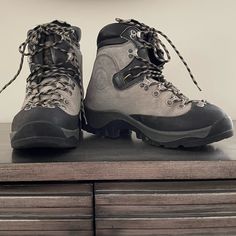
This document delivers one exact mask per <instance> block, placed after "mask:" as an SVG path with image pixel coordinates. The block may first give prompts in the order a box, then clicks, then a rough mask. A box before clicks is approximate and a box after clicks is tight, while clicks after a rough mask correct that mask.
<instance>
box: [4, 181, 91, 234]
mask: <svg viewBox="0 0 236 236" xmlns="http://www.w3.org/2000/svg"><path fill="white" fill-rule="evenodd" d="M2 231H9V232H8V233H7V234H5V235H14V232H12V231H16V232H18V231H31V232H28V233H26V234H25V235H35V234H34V232H40V231H55V232H54V233H53V232H51V233H45V234H44V235H55V234H56V231H62V232H64V233H62V234H61V235H68V234H69V233H70V232H72V233H73V235H85V236H87V235H93V234H92V232H93V186H92V184H80V183H61V184H60V183H42V184H40V183H19V184H17V183H11V184H9V183H8V184H3V183H2V184H1V185H0V235H4V234H3V232H2ZM33 231H34V232H33ZM11 232H12V233H11ZM76 232H77V234H75V233H76ZM78 232H81V234H79V233H78ZM16 235H23V233H22V234H20V233H18V234H16ZM36 235H37V234H36ZM39 235H43V234H39ZM69 235H70V234H69Z"/></svg>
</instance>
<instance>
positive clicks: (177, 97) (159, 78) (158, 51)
mask: <svg viewBox="0 0 236 236" xmlns="http://www.w3.org/2000/svg"><path fill="white" fill-rule="evenodd" d="M116 21H117V22H119V23H125V24H128V25H130V26H134V27H137V28H138V29H140V30H141V31H139V32H138V33H137V34H136V38H137V40H138V41H139V42H141V43H142V45H143V47H144V48H148V49H153V52H154V56H155V58H156V59H157V60H158V62H159V64H160V65H156V64H154V63H152V62H151V61H150V60H146V59H144V58H142V57H139V56H138V55H135V54H133V56H134V57H135V58H136V59H138V60H140V61H141V62H143V63H144V65H143V66H136V67H134V68H132V69H130V70H133V69H141V72H139V73H138V74H136V75H134V76H132V77H133V78H137V77H139V76H141V75H145V76H146V78H147V79H149V78H153V79H154V80H156V81H155V82H154V83H151V84H150V83H149V85H148V86H151V85H153V84H157V86H158V87H159V88H161V90H162V91H163V90H169V91H171V92H173V96H172V98H171V100H172V101H181V102H182V103H183V104H185V103H188V102H189V99H188V98H187V97H186V96H184V95H183V94H182V93H181V92H180V91H179V90H178V89H177V88H176V87H175V86H174V85H173V84H172V83H170V82H168V81H166V80H165V79H164V76H163V75H162V70H163V65H164V64H165V63H167V62H169V61H170V60H171V56H170V53H169V51H168V49H167V47H166V46H165V44H164V43H163V42H162V40H161V39H160V38H159V35H160V36H162V37H163V38H165V39H166V41H167V42H168V43H169V44H170V45H171V47H172V48H173V49H174V51H175V52H176V54H177V55H178V57H179V58H180V60H181V61H182V63H183V64H184V66H185V68H186V69H187V71H188V73H189V75H190V77H191V79H192V81H193V83H194V84H195V85H196V87H197V88H198V89H199V90H200V91H201V88H200V87H199V86H198V83H197V81H196V80H195V78H194V75H193V73H192V71H191V69H190V67H189V66H188V64H187V62H186V61H185V60H184V58H183V56H182V55H181V54H180V52H179V51H178V49H177V48H176V47H175V45H174V44H173V43H172V41H171V40H170V39H169V38H168V36H167V35H165V34H164V33H162V32H161V31H159V30H156V29H155V28H151V27H149V26H147V25H145V24H143V23H140V22H138V21H136V20H133V19H131V20H123V19H119V18H116ZM145 36H146V37H148V38H149V40H148V41H147V40H146V39H145ZM159 84H161V85H159ZM144 87H145V86H144Z"/></svg>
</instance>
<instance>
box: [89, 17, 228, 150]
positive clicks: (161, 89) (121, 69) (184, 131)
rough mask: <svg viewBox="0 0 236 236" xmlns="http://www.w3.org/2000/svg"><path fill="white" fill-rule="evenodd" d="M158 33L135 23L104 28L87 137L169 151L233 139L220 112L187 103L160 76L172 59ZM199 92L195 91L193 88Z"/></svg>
mask: <svg viewBox="0 0 236 236" xmlns="http://www.w3.org/2000/svg"><path fill="white" fill-rule="evenodd" d="M160 36H162V37H164V38H165V39H166V40H167V41H168V42H169V43H170V45H171V46H172V47H173V49H174V50H175V51H176V53H177V54H178V55H179V57H180V59H181V60H182V62H183V63H184V65H185V66H186V68H187V70H188V72H189V74H190V76H191V78H192V80H193V82H194V83H195V84H196V85H197V83H196V81H195V79H194V77H193V74H192V72H191V70H190V68H189V67H188V65H187V63H186V62H185V60H184V59H183V57H182V56H181V55H180V53H179V51H178V50H177V49H176V48H175V46H174V45H173V43H172V42H171V41H170V40H169V38H168V37H167V36H166V35H164V34H163V33H162V32H160V31H157V30H155V29H154V28H150V27H148V26H147V25H144V24H142V23H139V22H138V21H135V20H128V21H124V20H118V23H113V24H110V25H107V26H105V27H104V28H103V29H102V30H101V31H100V33H99V35H98V38H97V45H98V51H97V56H96V60H95V63H94V68H93V72H92V76H91V80H90V83H89V86H88V89H87V94H86V99H85V110H86V116H87V121H88V124H87V125H85V126H84V127H85V129H86V130H88V131H89V132H92V133H96V134H101V135H105V136H109V137H119V136H120V135H121V134H128V133H129V132H130V130H134V131H135V132H136V134H137V137H138V138H142V139H144V140H146V141H148V142H150V143H152V144H156V145H163V146H167V147H178V146H199V145H204V144H207V143H211V142H215V141H218V140H221V139H223V138H227V137H230V136H232V122H231V120H230V119H229V117H228V116H227V115H226V114H225V113H224V112H223V111H222V110H221V109H220V108H218V107H216V106H214V105H212V104H210V103H208V102H206V101H203V100H202V101H196V100H190V99H188V98H187V97H186V96H184V95H183V94H182V93H181V92H180V91H179V90H178V89H177V88H176V87H175V86H173V85H172V84H171V83H170V82H168V81H167V80H166V79H165V78H164V76H163V75H162V70H163V67H164V64H165V63H166V62H168V61H169V59H170V55H169V52H168V50H167V48H166V46H165V45H164V43H163V42H162V41H161V40H160ZM197 86H198V85H197Z"/></svg>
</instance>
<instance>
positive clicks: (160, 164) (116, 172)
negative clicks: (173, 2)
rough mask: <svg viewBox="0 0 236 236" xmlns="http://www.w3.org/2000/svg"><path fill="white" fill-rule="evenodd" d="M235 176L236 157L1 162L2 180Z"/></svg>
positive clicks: (189, 178) (218, 177) (208, 177)
mask: <svg viewBox="0 0 236 236" xmlns="http://www.w3.org/2000/svg"><path fill="white" fill-rule="evenodd" d="M199 170H201V171H199ZM235 178H236V161H220V162H213V161H209V162H208V161H204V162H201V161H189V162H187V161H176V162H175V161H168V162H165V161H143V162H133V161H128V162H127V161H124V162H81V163H77V162H76V163H48V164H47V163H34V164H1V165H0V181H4V182H7V181H11V182H13V181H73V180H80V181H94V180H161V179H162V180H163V179H166V180H168V179H186V180H191V179H235Z"/></svg>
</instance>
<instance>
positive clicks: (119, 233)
mask: <svg viewBox="0 0 236 236" xmlns="http://www.w3.org/2000/svg"><path fill="white" fill-rule="evenodd" d="M95 204H96V205H95V206H96V207H95V212H96V229H97V236H110V235H112V236H156V235H188V236H190V235H191V236H193V235H236V181H194V182H189V181H188V182H178V181H175V182H129V183H127V182H125V183H98V184H96V185H95Z"/></svg>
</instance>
